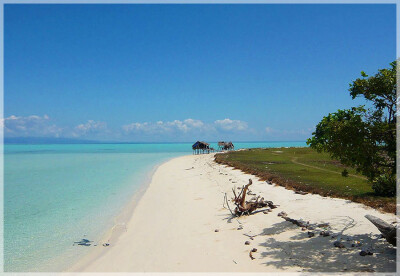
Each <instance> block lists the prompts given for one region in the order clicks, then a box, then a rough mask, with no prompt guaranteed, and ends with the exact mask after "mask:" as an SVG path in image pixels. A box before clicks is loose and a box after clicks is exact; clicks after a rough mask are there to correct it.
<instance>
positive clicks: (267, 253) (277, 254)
mask: <svg viewBox="0 0 400 276" xmlns="http://www.w3.org/2000/svg"><path fill="white" fill-rule="evenodd" d="M353 222H354V221H351V219H350V220H349V221H348V223H347V224H346V225H345V226H344V228H343V230H342V231H337V232H334V233H335V234H336V235H337V236H336V235H333V236H328V237H323V236H320V235H319V232H318V231H319V230H314V232H315V236H314V237H311V238H309V237H308V234H307V232H308V230H306V231H302V230H301V228H300V227H297V226H296V225H293V224H292V223H290V222H288V221H282V222H279V223H275V224H273V225H272V226H271V227H269V228H265V229H264V230H263V231H262V233H260V234H259V238H260V239H262V240H264V241H263V242H261V243H259V247H258V250H259V251H258V252H259V253H260V258H261V259H265V262H264V264H265V265H267V266H274V267H275V268H279V269H287V268H290V267H291V268H293V267H296V266H297V267H299V271H302V272H350V271H351V272H373V271H375V272H395V270H396V248H394V247H393V246H392V245H390V244H389V243H387V242H386V241H385V240H384V239H382V238H380V235H371V234H362V235H360V234H358V235H347V234H343V232H344V231H345V230H348V229H349V228H351V227H353V226H354V223H353ZM338 239H340V241H341V242H342V243H343V244H344V245H345V248H338V247H335V246H334V245H333V243H334V242H335V241H336V240H338ZM354 241H359V242H360V243H361V244H362V245H361V246H359V247H352V243H354ZM365 248H370V249H371V250H372V252H373V253H374V254H373V255H367V256H360V254H359V253H360V252H361V250H362V249H365Z"/></svg>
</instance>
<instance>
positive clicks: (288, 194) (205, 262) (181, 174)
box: [70, 154, 396, 272]
mask: <svg viewBox="0 0 400 276" xmlns="http://www.w3.org/2000/svg"><path fill="white" fill-rule="evenodd" d="M249 178H251V179H252V180H253V185H252V186H251V190H252V191H253V192H254V193H256V194H257V195H261V196H263V197H264V198H265V199H267V200H271V201H273V202H274V203H275V204H278V205H279V207H278V208H277V209H274V210H272V212H269V213H268V214H264V213H263V212H259V213H256V214H253V215H251V216H246V217H240V218H232V216H231V214H230V212H229V210H228V209H226V208H224V207H223V199H224V194H225V193H228V195H229V197H231V195H232V187H234V186H235V187H239V186H242V185H244V184H247V183H248V180H249ZM281 211H284V212H286V213H287V214H288V216H289V217H291V218H294V219H303V220H305V221H309V222H310V224H313V225H314V224H315V225H316V224H322V223H329V227H328V228H327V230H328V231H330V232H331V233H332V234H333V236H336V235H338V236H336V237H334V238H333V237H332V235H331V236H328V237H322V236H320V235H319V232H320V230H323V227H320V228H316V229H315V230H314V232H315V236H314V237H312V238H309V237H308V234H307V231H303V230H302V229H301V228H300V227H298V226H296V225H294V224H292V223H290V222H288V221H285V220H283V219H282V217H280V216H277V214H278V213H279V212H281ZM366 214H371V215H374V216H377V217H379V218H381V219H384V220H386V221H388V222H394V221H395V220H396V217H395V215H393V214H387V213H381V212H379V211H377V210H374V209H371V208H369V207H365V206H364V205H362V204H358V203H353V202H350V201H348V200H343V199H334V198H328V197H321V196H319V195H312V194H307V195H299V194H295V193H294V192H293V191H291V190H287V189H285V188H283V187H279V186H275V185H269V184H267V183H266V182H264V181H259V180H257V178H256V177H254V176H250V175H247V174H244V173H242V172H241V171H239V170H233V169H232V168H229V167H226V166H223V165H219V164H216V163H215V162H214V161H213V154H206V155H190V156H184V157H179V158H175V159H172V160H170V161H168V162H166V163H164V164H162V165H161V166H159V167H158V169H157V170H156V172H155V173H154V175H153V177H152V180H151V183H150V185H149V186H148V188H147V190H146V191H145V193H144V194H143V196H142V198H141V199H140V200H139V202H138V204H137V206H136V208H135V210H134V212H133V213H132V214H131V217H130V219H129V220H128V222H127V224H126V225H125V227H124V231H123V233H121V234H120V235H119V237H118V238H116V239H114V240H112V242H110V246H108V247H103V246H98V247H97V248H93V251H92V252H91V253H90V254H88V255H87V256H86V257H85V258H83V259H82V260H81V261H80V262H79V263H77V264H76V265H74V266H73V267H71V269H70V271H82V272H339V271H343V272H350V271H351V272H357V271H360V272H361V271H376V272H394V271H395V269H396V250H395V248H393V247H392V246H391V245H389V244H388V243H387V242H386V241H385V240H384V239H379V238H378V236H379V231H378V230H377V229H376V228H375V227H374V226H373V225H372V224H371V223H370V222H369V221H368V220H367V219H365V218H364V215H366ZM241 228H242V229H241ZM216 229H217V230H218V231H217V232H216V231H215V230H216ZM246 235H250V236H254V237H253V239H250V238H249V237H248V236H246ZM338 238H341V241H342V243H343V244H344V245H345V246H346V247H345V248H337V247H334V246H333V243H334V242H335V241H336V240H337V239H338ZM246 241H249V242H250V244H249V245H246V244H245V242H246ZM354 241H360V242H361V243H362V246H361V247H351V244H352V243H353V242H354ZM253 248H256V249H257V252H255V253H253V256H254V258H255V259H254V260H251V258H250V257H249V252H250V250H251V249H253ZM366 248H372V252H374V254H373V255H369V256H364V257H363V256H360V255H359V252H360V251H361V249H366Z"/></svg>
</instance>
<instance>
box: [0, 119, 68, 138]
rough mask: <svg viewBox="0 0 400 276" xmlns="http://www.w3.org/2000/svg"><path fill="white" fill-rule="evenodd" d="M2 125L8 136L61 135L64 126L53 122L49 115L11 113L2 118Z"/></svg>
mask: <svg viewBox="0 0 400 276" xmlns="http://www.w3.org/2000/svg"><path fill="white" fill-rule="evenodd" d="M1 126H2V127H3V129H4V134H5V135H6V136H13V137H17V136H20V137H23V136H43V137H47V136H51V137H59V136H61V135H62V133H63V128H61V127H58V126H57V125H56V124H54V123H52V121H51V120H50V117H49V116H47V115H43V116H38V115H30V116H26V117H24V116H15V115H11V116H9V117H7V118H4V119H2V120H1Z"/></svg>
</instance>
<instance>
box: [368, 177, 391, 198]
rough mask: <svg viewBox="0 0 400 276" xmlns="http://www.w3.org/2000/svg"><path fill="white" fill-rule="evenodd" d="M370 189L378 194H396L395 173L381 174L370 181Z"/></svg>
mask: <svg viewBox="0 0 400 276" xmlns="http://www.w3.org/2000/svg"><path fill="white" fill-rule="evenodd" d="M372 189H373V190H374V191H375V194H376V195H379V196H395V195H396V175H393V174H382V175H380V176H379V177H377V178H376V179H375V181H374V182H373V183H372Z"/></svg>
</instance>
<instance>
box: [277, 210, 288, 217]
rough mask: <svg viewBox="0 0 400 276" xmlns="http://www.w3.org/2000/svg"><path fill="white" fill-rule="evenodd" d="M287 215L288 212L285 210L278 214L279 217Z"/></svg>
mask: <svg viewBox="0 0 400 276" xmlns="http://www.w3.org/2000/svg"><path fill="white" fill-rule="evenodd" d="M286 216H287V214H286V213H285V212H283V211H282V212H280V213H279V214H278V217H286Z"/></svg>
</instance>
